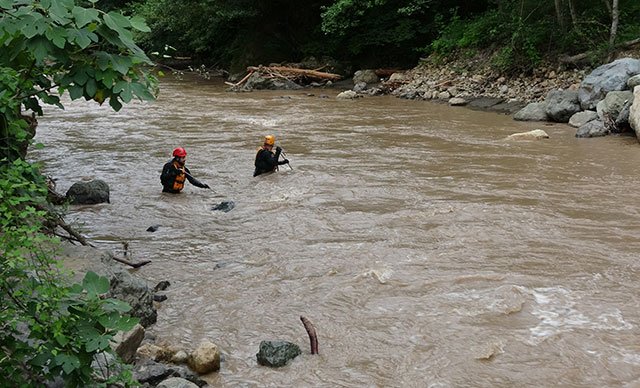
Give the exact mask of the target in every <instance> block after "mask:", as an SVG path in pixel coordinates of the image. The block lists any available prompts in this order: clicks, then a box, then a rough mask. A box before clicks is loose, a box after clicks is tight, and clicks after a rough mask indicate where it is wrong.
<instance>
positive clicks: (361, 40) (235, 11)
mask: <svg viewBox="0 0 640 388" xmlns="http://www.w3.org/2000/svg"><path fill="white" fill-rule="evenodd" d="M102 2H103V3H105V4H106V5H109V6H110V7H118V6H119V4H121V3H122V2H123V1H120V0H101V3H102ZM556 6H557V7H558V8H556ZM611 6H612V1H611V0H584V1H577V0H479V1H470V0H448V1H442V0H312V1H309V2H305V3H300V2H298V1H294V0H277V1H266V0H231V1H229V0H226V1H223V0H187V1H182V2H174V1H169V0H134V1H133V2H131V3H127V6H126V7H127V8H126V10H127V12H132V13H133V14H139V15H141V16H144V17H145V18H146V19H147V20H148V21H149V25H150V27H151V30H152V31H151V33H150V34H148V35H146V37H145V38H144V40H141V41H140V44H141V45H142V46H143V47H145V48H146V49H147V50H151V51H156V52H158V53H159V55H163V54H164V55H167V54H169V55H171V56H177V57H191V58H193V60H195V61H199V62H203V63H207V64H214V65H217V66H219V67H224V68H231V69H232V72H235V71H238V70H242V69H243V66H247V65H258V64H268V63H269V62H283V61H289V62H295V61H300V60H302V59H303V58H304V57H307V56H315V57H317V58H320V57H323V56H331V57H333V58H335V59H337V60H339V61H343V62H351V63H352V64H353V65H354V66H355V67H356V68H357V67H360V68H364V67H382V66H386V67H391V66H402V67H411V66H414V65H415V64H417V62H418V60H419V58H420V57H421V56H425V55H431V54H435V55H436V56H441V57H446V56H449V55H451V54H455V55H460V54H461V53H462V54H463V55H473V54H474V53H475V52H478V51H484V52H488V53H489V54H490V55H491V56H492V57H493V63H494V64H495V65H496V66H497V67H498V68H499V69H502V70H504V71H527V70H529V69H530V68H531V67H532V66H535V65H536V64H537V63H539V62H540V61H542V60H543V59H549V58H554V57H555V56H557V55H558V54H575V53H579V52H585V51H589V52H593V59H594V61H602V60H605V59H606V56H607V54H608V53H609V51H610V50H611V49H612V47H609V37H610V36H609V34H610V30H611V25H612V13H611ZM619 10H620V17H619V29H618V34H617V37H616V40H615V43H620V42H624V41H625V40H630V39H635V38H637V37H638V34H639V33H640V2H637V1H636V0H620V2H619ZM169 47H172V48H175V51H173V49H171V51H170V52H169V53H167V52H166V51H165V48H169ZM485 55H486V53H485Z"/></svg>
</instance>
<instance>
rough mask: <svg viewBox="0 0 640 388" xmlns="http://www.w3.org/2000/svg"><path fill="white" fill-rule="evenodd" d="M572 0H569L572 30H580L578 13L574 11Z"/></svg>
mask: <svg viewBox="0 0 640 388" xmlns="http://www.w3.org/2000/svg"><path fill="white" fill-rule="evenodd" d="M573 1H574V0H569V14H570V15H571V26H572V27H573V29H574V30H576V31H580V25H579V24H578V14H577V13H576V6H575V4H573Z"/></svg>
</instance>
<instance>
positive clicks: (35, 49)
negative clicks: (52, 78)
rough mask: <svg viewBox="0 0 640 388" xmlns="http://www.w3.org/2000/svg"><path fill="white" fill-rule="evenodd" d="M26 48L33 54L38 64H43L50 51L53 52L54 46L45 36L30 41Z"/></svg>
mask: <svg viewBox="0 0 640 388" xmlns="http://www.w3.org/2000/svg"><path fill="white" fill-rule="evenodd" d="M26 47H27V49H28V50H29V51H31V53H32V54H33V57H34V58H35V59H36V62H38V63H42V62H43V61H44V59H45V58H46V57H47V55H48V54H49V51H50V50H51V48H52V45H51V42H50V41H49V40H48V39H47V38H45V37H43V36H38V37H35V38H33V39H31V40H29V41H28V42H27V43H26Z"/></svg>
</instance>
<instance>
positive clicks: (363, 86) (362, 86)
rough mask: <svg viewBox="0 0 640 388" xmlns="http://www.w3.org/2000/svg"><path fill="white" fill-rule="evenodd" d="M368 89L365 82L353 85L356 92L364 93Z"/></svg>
mask: <svg viewBox="0 0 640 388" xmlns="http://www.w3.org/2000/svg"><path fill="white" fill-rule="evenodd" d="M366 89H367V84H366V83H364V82H358V83H356V84H355V85H353V91H354V92H356V93H362V92H364V91H365V90H366Z"/></svg>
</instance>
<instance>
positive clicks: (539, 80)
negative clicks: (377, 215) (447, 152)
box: [380, 49, 640, 114]
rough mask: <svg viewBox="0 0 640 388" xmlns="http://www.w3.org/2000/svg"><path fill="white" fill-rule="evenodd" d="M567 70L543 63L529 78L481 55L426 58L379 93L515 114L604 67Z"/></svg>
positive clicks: (638, 52)
mask: <svg viewBox="0 0 640 388" xmlns="http://www.w3.org/2000/svg"><path fill="white" fill-rule="evenodd" d="M619 58H636V59H640V49H635V50H627V51H623V52H620V53H618V54H617V55H616V56H615V57H613V58H612V59H611V61H614V60H616V59H619ZM603 64H604V63H601V64H596V65H583V66H581V67H574V68H568V67H566V66H562V65H558V64H551V63H550V62H547V63H543V64H541V65H540V66H538V67H537V68H536V69H534V70H533V71H532V72H531V74H513V75H509V74H503V73H502V72H500V71H499V70H497V69H496V68H495V66H493V65H492V64H491V62H490V61H489V60H488V59H487V57H486V56H485V55H478V56H477V57H476V58H458V59H452V60H448V61H439V60H435V59H433V58H426V59H424V60H423V61H422V62H421V63H420V64H418V65H417V66H416V67H414V68H412V69H409V70H406V71H403V72H398V73H397V74H394V75H392V76H391V77H389V78H388V79H383V80H382V82H381V84H380V90H381V92H382V93H385V94H392V95H395V96H397V97H400V98H405V99H420V100H433V101H438V102H445V103H447V102H448V103H451V101H450V99H452V98H456V99H458V104H459V105H468V106H469V107H470V108H477V109H480V110H490V111H498V112H501V113H506V114H513V113H515V112H517V111H518V110H519V109H520V108H522V107H524V106H526V105H527V104H529V103H534V102H542V101H544V100H545V98H546V97H547V95H548V94H549V92H550V91H553V90H563V91H566V90H570V91H571V90H573V91H576V90H578V88H579V86H580V83H581V82H582V81H583V80H584V78H585V77H586V76H588V75H589V74H590V73H591V72H592V71H593V69H595V68H596V67H598V66H600V65H603Z"/></svg>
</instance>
